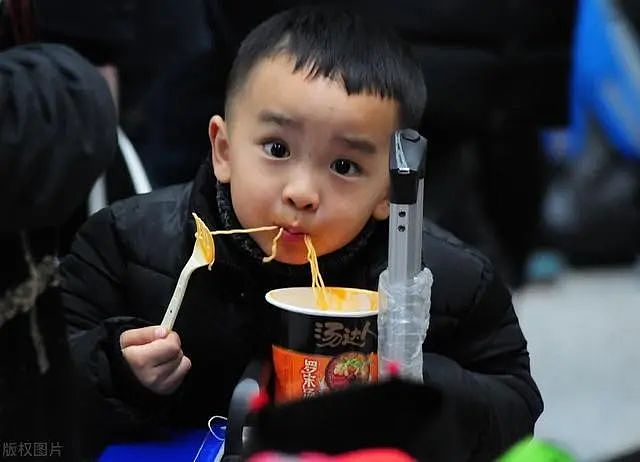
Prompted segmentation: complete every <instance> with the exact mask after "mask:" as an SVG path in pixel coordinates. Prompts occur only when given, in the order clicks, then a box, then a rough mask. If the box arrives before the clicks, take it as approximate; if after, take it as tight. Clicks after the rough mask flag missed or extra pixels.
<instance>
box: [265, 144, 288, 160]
mask: <svg viewBox="0 0 640 462" xmlns="http://www.w3.org/2000/svg"><path fill="white" fill-rule="evenodd" d="M262 147H263V149H264V151H265V152H266V153H267V154H269V155H270V156H273V157H276V158H278V159H284V158H285V157H289V156H290V155H291V153H290V152H289V148H287V146H285V145H284V144H282V143H279V142H277V141H274V142H272V143H265V144H263V145H262Z"/></svg>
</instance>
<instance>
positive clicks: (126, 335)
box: [120, 326, 191, 395]
mask: <svg viewBox="0 0 640 462" xmlns="http://www.w3.org/2000/svg"><path fill="white" fill-rule="evenodd" d="M120 349H121V350H122V355H123V356H124V359H125V360H126V361H127V363H129V366H130V367H131V370H132V371H133V373H134V374H135V376H136V377H137V379H138V380H139V381H140V383H142V385H144V386H145V387H147V388H148V389H149V390H151V391H153V392H155V393H158V394H160V395H169V394H171V393H173V392H174V391H175V390H176V389H177V388H178V386H180V384H181V383H182V380H183V379H184V377H185V375H186V374H187V372H188V371H189V369H190V368H191V360H190V359H189V358H187V357H186V356H185V355H184V353H182V348H181V347H180V337H178V334H176V333H175V331H171V332H168V331H167V329H165V328H164V327H160V326H149V327H142V328H140V329H130V330H126V331H124V332H123V333H122V334H121V335H120Z"/></svg>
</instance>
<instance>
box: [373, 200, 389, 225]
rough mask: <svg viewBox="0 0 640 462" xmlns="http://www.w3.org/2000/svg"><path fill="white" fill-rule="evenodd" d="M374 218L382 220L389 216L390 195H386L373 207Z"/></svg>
mask: <svg viewBox="0 0 640 462" xmlns="http://www.w3.org/2000/svg"><path fill="white" fill-rule="evenodd" d="M373 218H374V219H376V220H378V221H382V220H386V219H387V218H389V197H387V196H385V197H384V198H383V199H382V200H381V201H380V202H378V204H377V205H376V206H375V208H374V209H373Z"/></svg>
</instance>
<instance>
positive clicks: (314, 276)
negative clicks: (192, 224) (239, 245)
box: [193, 213, 329, 310]
mask: <svg viewBox="0 0 640 462" xmlns="http://www.w3.org/2000/svg"><path fill="white" fill-rule="evenodd" d="M193 217H194V218H195V219H196V223H198V222H199V223H200V224H201V225H202V228H203V229H201V228H200V227H198V233H197V234H196V239H198V240H204V236H203V235H202V233H204V232H209V233H210V234H211V236H219V235H226V234H238V233H244V234H246V233H258V232H261V231H273V230H275V229H277V230H278V234H276V235H275V237H274V238H273V242H272V244H271V255H269V256H267V257H264V258H263V259H262V261H263V263H268V262H270V261H273V260H274V259H275V258H276V255H277V254H278V240H279V239H280V237H281V236H282V233H283V231H284V228H281V227H279V226H261V227H259V228H249V229H230V230H222V231H209V229H208V228H207V227H206V225H205V224H204V222H203V221H202V220H201V219H200V218H199V217H198V215H196V214H195V213H194V214H193ZM304 244H305V245H306V247H307V260H309V266H310V267H311V288H312V289H313V295H314V297H315V300H316V305H317V306H318V307H319V308H321V309H323V310H326V309H328V308H329V299H328V297H327V295H328V291H327V288H326V287H325V285H324V281H323V280H322V274H320V267H319V266H318V255H317V254H316V249H315V247H314V246H313V242H312V241H311V237H310V236H309V235H308V234H305V235H304ZM210 245H211V249H210V252H211V253H209V252H205V253H206V254H207V257H211V259H210V261H209V269H211V265H212V264H213V260H214V259H215V245H214V243H213V239H212V241H211V244H210ZM208 259H209V258H208Z"/></svg>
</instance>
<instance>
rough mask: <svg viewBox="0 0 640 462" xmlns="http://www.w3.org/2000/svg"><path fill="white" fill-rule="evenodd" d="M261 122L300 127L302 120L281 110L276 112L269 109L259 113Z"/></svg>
mask: <svg viewBox="0 0 640 462" xmlns="http://www.w3.org/2000/svg"><path fill="white" fill-rule="evenodd" d="M258 120H260V122H265V123H270V124H275V125H279V126H281V127H292V128H300V127H301V126H302V122H301V121H299V120H296V119H294V118H292V117H289V116H288V115H285V114H282V113H280V112H274V111H271V110H269V109H265V110H263V111H260V113H259V114H258Z"/></svg>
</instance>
